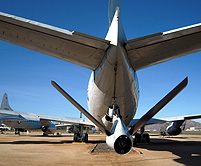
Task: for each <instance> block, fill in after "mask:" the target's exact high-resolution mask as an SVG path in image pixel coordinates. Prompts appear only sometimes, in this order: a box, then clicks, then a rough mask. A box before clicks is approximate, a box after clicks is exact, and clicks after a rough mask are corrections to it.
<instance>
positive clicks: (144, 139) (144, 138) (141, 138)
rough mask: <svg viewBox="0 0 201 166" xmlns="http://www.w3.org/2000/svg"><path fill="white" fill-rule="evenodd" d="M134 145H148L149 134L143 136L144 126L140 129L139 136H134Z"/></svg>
mask: <svg viewBox="0 0 201 166" xmlns="http://www.w3.org/2000/svg"><path fill="white" fill-rule="evenodd" d="M134 143H150V137H149V134H144V126H143V127H141V129H140V134H138V133H136V134H135V141H134Z"/></svg>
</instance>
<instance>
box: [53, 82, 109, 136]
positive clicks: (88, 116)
mask: <svg viewBox="0 0 201 166" xmlns="http://www.w3.org/2000/svg"><path fill="white" fill-rule="evenodd" d="M51 83H52V85H53V86H54V87H55V88H56V89H57V90H58V91H59V92H60V93H61V94H62V95H63V96H64V97H65V98H66V99H67V100H68V101H70V102H71V103H72V104H73V105H74V106H75V107H76V108H77V109H78V110H79V111H80V112H82V113H83V114H84V115H85V116H86V117H87V118H88V119H89V120H90V121H92V122H93V123H94V124H95V125H96V126H97V127H98V128H99V129H100V130H101V131H102V132H104V133H106V135H108V136H109V135H111V133H110V131H108V130H107V129H106V128H105V127H104V126H103V125H102V124H101V123H100V122H99V121H97V120H96V119H95V118H94V117H93V116H92V115H91V114H90V113H89V112H88V111H86V110H85V109H84V108H83V107H82V106H81V105H80V104H79V103H78V102H77V101H75V100H74V99H73V98H72V97H71V96H70V95H69V94H68V93H67V92H65V91H64V90H63V89H62V88H61V87H60V86H59V85H58V84H57V83H56V82H54V81H51Z"/></svg>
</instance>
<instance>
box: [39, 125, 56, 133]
mask: <svg viewBox="0 0 201 166" xmlns="http://www.w3.org/2000/svg"><path fill="white" fill-rule="evenodd" d="M41 129H42V131H43V132H44V133H45V134H54V133H55V132H56V126H55V125H54V124H50V125H48V126H43V127H42V128H41Z"/></svg>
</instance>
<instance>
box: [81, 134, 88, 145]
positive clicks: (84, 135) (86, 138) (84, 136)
mask: <svg viewBox="0 0 201 166" xmlns="http://www.w3.org/2000/svg"><path fill="white" fill-rule="evenodd" d="M82 142H86V143H87V142H88V134H87V133H86V134H83V137H82Z"/></svg>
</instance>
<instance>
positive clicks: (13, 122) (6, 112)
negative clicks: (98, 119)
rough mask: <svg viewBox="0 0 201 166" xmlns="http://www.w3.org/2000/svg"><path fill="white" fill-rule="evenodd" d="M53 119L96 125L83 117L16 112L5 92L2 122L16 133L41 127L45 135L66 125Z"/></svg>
mask: <svg viewBox="0 0 201 166" xmlns="http://www.w3.org/2000/svg"><path fill="white" fill-rule="evenodd" d="M53 121H56V122H63V123H68V125H69V124H73V125H78V126H89V127H93V126H94V125H93V124H92V123H91V122H90V121H88V120H87V119H82V118H66V117H59V116H49V115H41V114H33V113H26V112H15V111H13V110H12V108H11V107H10V105H9V103H8V96H7V94H6V93H5V94H4V96H3V99H2V103H1V108H0V123H3V124H5V125H6V126H9V127H11V128H14V129H15V134H20V132H21V131H26V130H32V129H41V130H42V131H43V135H44V136H45V135H48V134H54V133H55V132H56V130H57V127H61V126H65V124H63V125H55V124H54V123H53ZM83 139H84V141H86V139H88V134H87V133H85V134H84V137H83Z"/></svg>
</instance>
